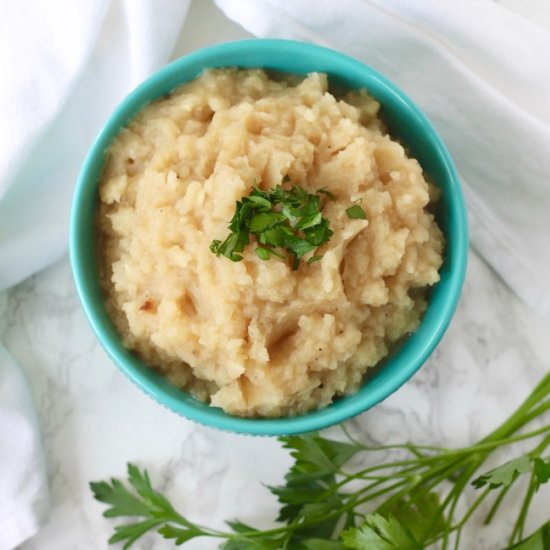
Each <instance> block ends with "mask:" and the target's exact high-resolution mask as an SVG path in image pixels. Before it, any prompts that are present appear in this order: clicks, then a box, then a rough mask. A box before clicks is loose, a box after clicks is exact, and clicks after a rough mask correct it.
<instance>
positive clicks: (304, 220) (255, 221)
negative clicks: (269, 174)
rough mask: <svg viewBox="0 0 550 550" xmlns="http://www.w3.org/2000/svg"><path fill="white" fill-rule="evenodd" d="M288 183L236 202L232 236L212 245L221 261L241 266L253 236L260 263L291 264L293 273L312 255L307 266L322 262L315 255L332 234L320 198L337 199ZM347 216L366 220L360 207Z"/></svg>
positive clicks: (253, 193)
mask: <svg viewBox="0 0 550 550" xmlns="http://www.w3.org/2000/svg"><path fill="white" fill-rule="evenodd" d="M289 181H290V179H289V178H288V176H285V177H284V178H283V181H282V185H277V186H276V187H275V188H274V189H268V190H267V191H264V190H262V189H260V188H258V187H256V186H254V187H253V188H252V192H251V193H250V195H248V196H246V197H243V198H242V199H241V200H240V201H237V203H236V207H235V214H234V215H233V218H232V219H231V222H230V223H229V229H230V234H229V235H228V236H227V238H226V239H225V240H224V241H219V240H214V241H212V244H211V245H210V250H211V251H212V252H213V253H214V254H216V256H218V257H219V256H225V257H226V258H229V259H230V260H232V261H234V262H239V261H241V260H242V259H243V256H242V253H243V252H244V249H245V247H246V246H248V245H249V244H250V242H251V236H254V237H255V241H256V243H257V245H256V248H255V252H256V255H257V256H258V258H260V259H261V260H269V259H270V258H271V257H272V256H276V257H278V258H281V259H283V260H289V261H290V262H291V265H292V269H293V270H296V269H298V267H299V266H300V260H301V259H302V258H303V257H304V256H305V255H306V254H308V253H310V252H313V255H312V256H311V257H310V258H309V259H308V260H307V263H308V264H310V263H313V262H315V261H318V260H320V259H321V258H322V255H320V254H315V251H316V249H317V248H318V247H320V246H322V245H324V244H325V243H326V242H328V240H329V239H330V237H331V236H332V234H333V231H332V230H331V229H330V227H329V220H328V219H327V218H326V217H325V216H323V214H322V210H323V206H324V203H323V202H322V201H321V198H322V197H326V198H327V199H328V200H331V201H335V200H336V197H335V196H334V194H333V193H331V192H330V191H328V190H327V189H325V188H322V189H319V190H318V191H317V192H316V193H308V191H307V190H306V189H304V188H303V187H301V186H299V185H291V186H290V187H289V188H284V187H283V185H284V184H286V183H288V182H289ZM346 212H347V214H348V216H349V217H350V218H360V219H366V214H365V212H364V210H363V209H362V208H361V207H360V206H359V205H354V206H352V207H350V208H348V209H347V210H346Z"/></svg>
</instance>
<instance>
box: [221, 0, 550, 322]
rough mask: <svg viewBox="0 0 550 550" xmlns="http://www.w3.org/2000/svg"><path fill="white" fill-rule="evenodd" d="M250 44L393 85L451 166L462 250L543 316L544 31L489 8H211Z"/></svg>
mask: <svg viewBox="0 0 550 550" xmlns="http://www.w3.org/2000/svg"><path fill="white" fill-rule="evenodd" d="M215 1H216V3H217V4H218V6H219V7H220V8H221V9H222V10H223V11H224V12H225V14H226V15H227V16H228V17H229V18H230V19H233V20H234V21H236V22H237V23H239V24H241V25H242V26H243V27H244V28H245V29H246V30H247V31H249V32H251V33H252V34H254V35H256V36H260V37H270V38H293V39H298V40H304V41H310V42H315V43H317V44H321V45H324V46H328V47H330V48H334V49H337V50H340V51H342V52H345V53H347V54H349V55H352V56H353V57H356V58H357V59H360V60H361V61H363V62H365V63H367V64H368V65H370V66H372V67H373V68H374V69H376V70H378V71H380V72H381V73H382V74H384V75H386V76H387V77H389V78H390V79H391V80H393V81H394V82H395V83H396V84H397V85H398V86H400V87H401V88H402V89H403V90H404V91H405V92H406V93H407V94H408V95H409V96H410V97H411V98H412V99H413V100H414V101H415V102H416V103H417V104H418V105H419V106H420V107H421V108H422V109H423V110H424V111H425V112H426V113H427V115H428V116H429V118H430V119H431V120H432V122H433V123H434V124H435V126H436V128H437V129H438V131H439V132H440V134H441V135H442V137H443V139H444V141H445V143H446V144H447V146H448V147H449V149H450V151H451V154H452V156H453V157H454V160H455V162H456V164H457V167H458V170H459V173H460V176H461V179H462V183H463V185H464V188H465V194H466V199H467V202H468V209H469V215H470V228H471V242H472V244H473V246H474V247H475V248H476V249H477V251H478V252H479V253H481V255H482V256H483V257H484V258H485V259H486V260H487V261H488V262H489V263H490V264H491V266H492V267H493V268H494V269H495V271H496V272H497V273H498V274H499V275H500V276H501V277H502V278H503V279H504V280H505V281H506V282H507V283H508V285H509V286H510V287H511V288H512V289H513V290H514V291H515V292H516V294H517V295H518V296H520V297H521V298H522V299H523V300H524V301H525V302H526V303H527V304H529V305H531V306H532V307H533V308H535V309H537V310H538V311H539V312H541V313H542V314H543V315H545V316H547V317H550V245H549V244H548V239H549V237H550V100H549V93H550V32H548V31H547V30H545V29H543V28H542V27H538V26H537V25H535V24H533V23H530V22H529V21H527V20H525V19H523V18H521V17H519V16H517V15H515V14H513V13H511V12H509V11H507V10H506V9H504V8H502V7H501V6H499V5H498V4H496V3H494V2H492V1H490V0H462V1H461V2H454V1H450V0H446V1H442V0H422V1H415V2H411V1H409V0H337V1H334V0H292V1H291V2H282V1H278V0H256V1H255V2H250V1H248V0H215Z"/></svg>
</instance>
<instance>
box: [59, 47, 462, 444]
mask: <svg viewBox="0 0 550 550" xmlns="http://www.w3.org/2000/svg"><path fill="white" fill-rule="evenodd" d="M235 66H237V67H242V68H251V67H261V68H264V69H271V70H274V71H280V72H285V73H296V74H306V73H309V72H313V71H318V72H325V73H327V74H328V76H329V82H330V83H331V84H332V85H334V86H338V87H341V86H344V87H347V88H351V89H359V88H366V89H367V90H368V91H369V92H370V93H371V95H373V96H374V97H375V98H376V99H377V100H378V101H379V102H380V103H381V114H382V117H383V118H384V120H385V121H386V123H387V125H388V127H389V130H390V133H391V134H392V135H393V136H394V137H397V138H399V139H400V140H401V141H402V142H403V143H404V144H406V146H407V147H408V148H409V150H410V151H411V153H412V155H413V156H414V157H416V158H417V159H418V161H419V162H420V164H421V165H422V167H423V169H424V171H425V172H426V173H427V174H429V175H430V176H431V177H432V178H433V180H434V181H435V182H436V184H437V185H438V186H439V187H440V188H441V190H442V198H441V201H440V204H439V211H438V214H437V215H438V220H439V223H440V226H441V228H442V230H443V232H444V234H445V237H446V240H447V246H446V251H445V259H444V263H443V266H442V269H441V272H440V273H441V280H440V282H439V283H438V284H437V285H436V286H435V287H434V288H433V290H432V291H431V295H430V299H429V305H428V308H427V311H426V313H425V315H424V318H423V320H422V323H421V325H420V327H419V328H418V330H416V332H415V333H414V334H412V335H411V336H410V337H408V338H407V339H406V340H405V341H404V342H403V343H402V345H401V346H399V349H397V350H395V351H394V353H393V354H392V355H391V357H389V358H388V359H387V360H386V361H385V362H384V364H383V365H382V366H381V367H380V368H377V369H375V370H374V371H373V374H372V375H370V376H369V377H368V378H367V379H366V381H365V383H364V385H363V386H362V387H361V389H360V390H359V391H358V392H357V393H355V394H353V395H350V396H346V397H342V398H339V399H337V400H336V401H335V402H334V403H333V404H331V405H330V406H328V407H326V408H324V409H320V410H315V411H312V412H309V413H307V414H303V415H301V416H293V417H284V418H270V419H249V418H237V417H234V416H230V415H228V414H226V413H224V412H223V411H222V410H221V409H219V408H215V407H210V406H208V405H206V404H204V403H201V402H199V401H197V400H196V399H194V398H193V397H191V396H190V395H188V394H186V393H185V392H183V391H181V390H179V389H178V388H176V387H174V386H172V385H170V384H169V383H168V382H167V381H166V380H165V379H164V378H163V377H161V376H160V375H158V374H157V373H156V372H154V371H153V370H152V369H150V368H149V367H147V365H145V364H144V363H142V362H141V361H140V360H139V359H138V358H137V357H136V356H135V355H134V354H133V353H132V352H130V351H129V350H127V349H126V348H125V347H124V346H123V345H122V342H121V339H120V337H119V335H118V333H117V331H116V330H115V327H114V326H113V324H112V322H111V320H110V319H109V317H108V315H107V313H106V311H105V308H104V306H103V297H102V293H101V289H100V286H99V280H98V266H97V260H96V243H95V231H94V213H95V210H96V207H97V204H98V193H97V186H98V180H99V177H100V173H101V170H102V167H103V163H104V151H105V149H106V148H107V146H108V145H109V144H110V142H111V140H112V139H113V138H114V137H115V136H116V135H117V133H118V132H119V130H120V129H121V128H122V127H123V126H125V125H126V124H127V123H128V121H129V120H130V119H131V118H132V117H133V116H134V115H135V114H136V113H137V112H138V111H139V110H140V109H141V108H142V107H143V106H144V105H146V104H147V103H149V102H151V101H152V100H154V99H156V98H158V97H161V96H163V95H165V94H168V93H169V92H170V91H171V90H173V89H174V88H175V87H177V86H179V85H180V84H182V83H184V82H187V81H189V80H192V79H193V78H195V77H197V76H198V75H199V74H200V73H201V72H202V71H203V69H205V68H208V67H235ZM467 253H468V229H467V222H466V210H465V206H464V199H463V196H462V191H461V188H460V183H459V180H458V176H457V173H456V169H455V167H454V165H453V161H452V160H451V158H450V156H449V153H448V152H447V149H446V148H445V146H444V145H443V143H442V141H441V138H440V137H439V136H438V134H437V132H436V131H435V129H434V128H433V126H432V125H431V123H430V122H429V121H428V119H427V118H426V116H425V115H424V114H423V113H422V112H421V111H420V110H419V109H418V107H416V105H415V104H414V103H413V102H412V101H411V100H410V99H409V98H408V97H407V96H406V95H405V94H404V93H403V92H401V91H400V90H399V88H397V86H395V84H392V83H391V82H389V81H388V80H387V79H386V78H384V77H383V76H382V75H380V74H378V73H377V72H376V71H374V70H373V69H371V68H370V67H368V66H366V65H364V64H363V63H360V62H359V61H357V60H355V59H353V58H351V57H348V56H346V55H343V54H341V53H338V52H335V51H333V50H329V49H326V48H321V47H319V46H314V45H312V44H305V43H300V42H293V41H288V40H244V41H240V42H231V43H227V44H220V45H217V46H213V47H210V48H206V49H203V50H198V51H196V52H194V53H192V54H190V55H187V56H185V57H182V58H180V59H178V60H176V61H174V62H173V63H170V64H169V65H167V66H165V67H163V68H162V69H160V70H159V71H158V72H156V73H155V74H154V75H153V76H151V77H150V78H149V79H148V80H146V81H145V82H144V83H143V84H141V85H140V86H138V87H137V88H136V89H135V90H134V91H133V92H132V93H130V94H129V95H128V96H127V97H126V98H125V99H124V100H123V101H122V103H121V104H120V105H119V106H118V107H117V109H116V110H115V111H114V113H113V114H112V115H111V117H110V118H109V120H108V121H107V123H106V124H105V127H104V128H103V130H102V131H101V132H100V133H99V135H98V137H97V139H96V140H95V142H94V143H93V145H92V147H91V149H90V151H89V153H88V155H87V157H86V159H85V161H84V164H83V166H82V170H81V172H80V176H79V178H78V181H77V185H76V190H75V194H74V198H73V205H72V211H71V223H70V255H71V264H72V269H73V273H74V279H75V283H76V287H77V290H78V295H79V297H80V300H81V302H82V307H83V309H84V312H85V314H86V316H87V318H88V321H89V322H90V324H91V326H92V329H93V330H94V332H95V334H96V336H97V338H98V339H99V341H100V343H101V345H102V346H103V347H104V348H105V350H106V351H107V353H108V354H109V356H110V357H111V358H112V360H113V361H114V362H115V363H116V364H117V365H118V366H119V368H120V369H121V370H122V371H123V372H124V373H125V374H126V375H127V376H128V377H129V378H130V379H131V380H132V381H133V382H134V383H135V384H137V385H138V386H139V387H140V388H141V389H142V390H143V391H144V392H145V393H147V394H148V395H150V396H151V397H152V398H153V399H155V400H156V401H158V402H159V403H161V404H162V405H164V406H166V407H167V408H168V409H170V410H172V411H174V412H176V413H178V414H180V415H182V416H185V417H186V418H189V419H191V420H194V421H196V422H200V423H202V424H206V425H208V426H212V427H214V428H218V429H221V430H227V431H231V432H239V433H244V434H251V435H282V434H293V433H301V432H308V431H312V430H319V429H321V428H326V427H328V426H332V425H334V424H338V423H340V422H342V421H344V420H346V419H348V418H351V417H353V416H355V415H357V414H359V413H362V412H364V411H366V410H367V409H369V408H371V407H373V406H374V405H376V404H377V403H380V402H381V401H382V400H384V399H385V398H386V397H388V396H389V395H390V394H391V393H393V392H394V391H396V390H397V389H398V388H399V387H400V386H402V385H403V384H404V383H405V382H406V381H407V380H409V378H410V377H411V376H412V375H413V374H414V373H415V372H416V371H417V370H418V369H419V368H420V366H421V365H422V364H423V363H424V362H425V361H426V360H427V358H428V356H429V355H430V353H431V352H432V351H433V350H434V348H435V347H436V345H437V344H438V342H439V341H440V339H441V337H442V336H443V333H444V332H445V330H446V328H447V326H448V325H449V322H450V320H451V317H452V315H453V313H454V311H455V308H456V305H457V301H458V299H459V295H460V292H461V289H462V285H463V281H464V274H465V270H466V259H467Z"/></svg>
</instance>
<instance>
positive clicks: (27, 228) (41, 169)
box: [0, 0, 190, 550]
mask: <svg viewBox="0 0 550 550" xmlns="http://www.w3.org/2000/svg"><path fill="white" fill-rule="evenodd" d="M189 3H190V0H178V1H172V0H111V1H109V0H81V1H78V0H56V1H55V2H45V1H44V0H21V1H18V2H3V4H2V17H0V67H2V86H0V120H1V121H2V127H1V128H0V151H1V154H0V290H2V289H3V288H7V287H9V286H11V285H13V284H15V283H17V282H18V281H20V280H22V279H23V278H25V277H27V276H28V275H30V274H32V273H34V272H35V271H38V270H39V269H41V268H43V267H45V266H47V265H48V264H50V263H52V262H53V261H54V260H56V259H57V258H58V257H60V256H61V255H62V254H63V253H64V252H65V250H66V247H67V234H68V219H69V206H70V202H71V196H72V190H73V186H74V182H75V180H76V177H77V174H78V170H79V167H80V165H81V163H82V160H83V158H84V155H85V153H86V150H87V149H88V147H89V146H90V144H91V142H92V140H93V138H94V136H95V135H96V134H97V132H98V131H99V129H100V128H101V125H102V124H103V123H104V121H105V119H106V117H107V116H108V114H109V113H110V112H111V111H112V109H113V108H114V107H115V105H116V104H117V103H118V102H119V101H120V100H121V99H122V97H124V95H126V94H127V93H128V92H129V91H130V90H131V89H132V88H133V87H134V86H135V85H137V84H138V83H139V82H140V81H142V80H143V79H145V78H146V77H147V76H149V74H150V73H151V72H153V71H154V70H156V69H157V68H159V67H160V66H162V65H164V64H165V63H166V62H167V61H168V59H169V57H170V55H171V53H172V50H173V48H174V45H175V43H176V40H177V37H178V35H179V31H180V28H181V25H182V22H183V20H184V18H185V14H186V12H187V8H188V7H189ZM0 336H1V335H0ZM30 382H31V383H32V380H31V381H30ZM46 511H47V491H46V481H45V471H44V467H43V460H42V452H41V445H40V437H39V434H38V431H37V425H36V422H35V419H34V413H33V407H32V404H31V400H30V397H29V395H28V391H27V387H26V384H25V381H24V379H23V376H22V374H21V372H20V370H19V368H18V366H17V365H16V364H15V363H14V362H13V360H12V359H11V357H10V356H9V355H8V354H7V352H6V350H5V349H4V348H2V347H1V346H0V550H9V549H11V548H13V547H15V546H17V545H18V544H20V543H21V542H22V541H23V540H25V539H26V538H28V537H30V536H31V535H33V534H34V533H35V532H36V530H37V529H38V526H39V524H40V521H41V520H43V519H44V517H45V515H46V514H45V512H46Z"/></svg>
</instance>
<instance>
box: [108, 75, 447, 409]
mask: <svg viewBox="0 0 550 550" xmlns="http://www.w3.org/2000/svg"><path fill="white" fill-rule="evenodd" d="M378 108H379V105H378V103H377V102H376V101H375V100H374V99H372V98H371V97H369V96H368V95H367V93H365V92H364V91H361V92H353V93H348V94H347V95H345V96H343V97H342V98H340V99H336V98H335V97H334V96H333V95H331V94H330V93H329V92H328V91H327V78H326V76H325V75H323V74H316V73H313V74H310V75H309V76H307V77H306V78H303V79H298V78H296V77H292V78H291V79H290V80H288V81H282V80H272V79H270V78H269V77H268V76H267V75H266V74H265V73H264V72H263V71H261V70H246V71H244V70H241V71H239V70H235V69H223V70H213V71H207V72H205V73H204V74H203V75H202V76H201V77H199V78H198V79H196V80H195V81H193V82H191V83H188V84H186V85H184V86H182V87H181V88H179V89H177V90H175V91H174V92H173V93H172V94H171V95H170V96H169V97H166V98H163V99H160V100H158V101H156V102H154V103H152V104H150V105H148V106H147V107H145V108H144V109H143V110H142V111H141V112H140V113H139V115H138V116H137V117H136V118H135V119H134V120H133V121H132V122H130V124H129V125H128V127H127V128H125V129H123V130H122V131H121V132H120V134H119V135H118V137H117V138H116V139H115V140H114V142H113V143H112V145H111V146H110V147H109V149H108V151H107V153H106V165H105V169H104V171H103V175H102V179H101V183H100V198H101V202H100V207H99V216H98V223H99V233H100V239H99V244H100V256H101V261H102V285H103V288H104V292H105V294H106V304H107V308H108V311H109V313H110V315H111V316H112V318H113V320H114V322H115V324H116V326H117V327H118V330H119V331H120V333H121V334H122V336H123V339H124V342H125V345H126V346H128V347H129V348H131V349H132V350H135V352H136V353H137V354H138V355H139V356H140V357H142V358H143V360H144V361H145V362H147V363H148V364H149V365H151V366H152V367H154V368H155V369H157V370H159V371H160V372H162V373H164V374H165V375H166V376H167V377H168V379H169V380H170V381H171V382H172V383H173V384H175V385H176V386H179V387H181V388H183V389H185V390H186V391H189V392H190V393H192V394H193V395H194V396H196V397H197V398H199V399H201V400H206V401H208V402H210V403H211V404H212V405H214V406H218V407H222V408H223V409H224V410H225V411H227V412H228V413H230V414H233V415H238V416H281V415H291V414H298V413H301V412H304V411H307V410H310V409H314V408H317V407H323V406H325V405H327V404H329V403H330V402H331V401H332V400H333V399H334V398H335V397H336V396H338V395H342V394H346V393H350V392H353V391H355V390H357V388H358V387H359V386H360V384H361V381H362V379H363V377H364V375H365V372H366V370H367V369H368V368H369V367H372V366H373V365H375V364H376V363H378V361H380V359H382V358H383V357H384V356H385V355H386V354H387V353H388V347H389V346H391V344H392V342H394V341H395V340H397V339H398V338H400V337H402V336H403V335H405V334H407V333H409V332H411V331H413V330H414V329H415V328H416V327H417V325H418V323H419V320H420V318H421V316H422V313H423V311H424V309H425V306H426V302H425V289H426V288H427V287H428V286H429V285H433V284H434V283H436V282H437V281H438V279H439V276H438V269H439V267H440V266H441V262H442V252H443V246H444V240H443V236H442V234H441V231H440V229H439V228H438V226H437V225H436V223H435V221H434V217H433V216H432V214H431V213H429V211H428V210H427V209H426V207H427V206H428V204H429V201H430V194H432V198H433V195H434V194H435V189H434V188H433V187H432V186H430V185H429V184H428V183H427V182H426V180H425V178H424V176H423V174H422V169H421V168H420V166H419V164H418V162H417V161H416V160H414V159H411V158H408V157H407V154H406V152H405V150H404V149H403V147H402V146H401V145H400V144H399V143H397V142H396V141H393V140H392V139H391V138H390V137H389V136H388V135H387V133H386V132H385V129H384V125H383V123H382V122H381V121H380V119H379V118H378V116H377V113H378ZM285 176H288V177H290V179H291V181H292V182H293V183H296V184H299V185H301V186H303V187H305V188H306V189H307V190H308V191H309V192H311V193H314V192H315V191H316V190H318V189H319V188H321V187H326V188H327V189H328V190H330V191H331V192H332V193H334V194H335V195H336V197H337V200H336V201H335V202H331V201H327V203H326V206H325V209H324V210H323V215H325V216H326V217H327V218H328V219H329V220H330V227H331V229H332V230H333V231H334V235H333V236H332V238H331V239H330V240H329V242H328V243H327V244H325V245H324V246H323V247H321V248H320V249H319V250H318V252H317V253H321V254H324V255H323V258H322V260H321V261H318V262H316V263H312V264H311V265H306V264H305V262H301V264H300V268H299V269H298V270H297V271H292V269H291V267H290V265H289V264H287V263H284V262H282V261H280V260H277V259H275V258H272V259H270V260H269V261H262V260H261V259H259V258H258V257H257V256H256V254H255V253H254V247H253V246H250V247H248V248H247V249H246V250H245V253H244V260H243V261H242V262H238V263H234V262H231V261H230V260H228V259H227V258H224V257H220V258H217V257H216V256H215V255H214V254H213V253H212V252H211V251H210V249H209V245H210V243H211V242H212V240H213V239H221V240H223V239H224V238H225V237H226V235H227V233H228V229H227V225H228V222H229V220H230V219H231V217H232V215H233V213H234V211H235V201H237V200H239V199H240V198H241V197H243V196H244V195H247V194H248V193H249V192H250V191H251V188H252V186H253V185H255V184H256V185H258V186H259V187H261V188H263V189H268V188H271V187H274V186H275V185H277V184H280V183H281V181H282V180H283V178H284V177H285ZM359 199H360V200H361V203H360V204H361V206H362V207H363V209H364V210H365V212H366V214H367V220H361V219H350V218H349V217H348V216H347V215H346V212H345V210H346V208H348V207H349V206H350V204H352V203H353V201H357V200H359Z"/></svg>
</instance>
